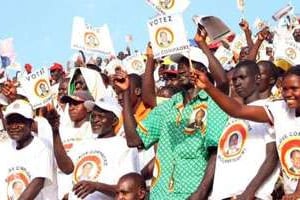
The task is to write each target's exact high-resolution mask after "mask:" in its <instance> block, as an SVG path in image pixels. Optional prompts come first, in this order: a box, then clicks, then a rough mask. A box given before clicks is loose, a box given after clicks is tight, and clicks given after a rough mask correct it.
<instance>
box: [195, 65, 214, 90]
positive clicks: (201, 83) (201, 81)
mask: <svg viewBox="0 0 300 200" xmlns="http://www.w3.org/2000/svg"><path fill="white" fill-rule="evenodd" d="M191 79H192V82H193V83H194V85H195V87H197V88H199V89H207V88H209V87H214V86H213V84H212V83H211V82H210V81H209V79H208V77H207V76H206V74H205V72H201V71H198V70H196V69H194V70H193V71H192V75H191Z"/></svg>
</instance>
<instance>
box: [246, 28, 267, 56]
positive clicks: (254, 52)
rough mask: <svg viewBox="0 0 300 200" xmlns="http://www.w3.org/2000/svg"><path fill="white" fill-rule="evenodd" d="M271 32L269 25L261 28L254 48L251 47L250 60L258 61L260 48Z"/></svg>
mask: <svg viewBox="0 0 300 200" xmlns="http://www.w3.org/2000/svg"><path fill="white" fill-rule="evenodd" d="M269 34H270V32H269V28H268V27H265V28H264V29H263V30H261V31H260V32H259V33H258V37H257V39H256V41H255V43H254V45H253V46H252V48H250V51H249V55H248V56H247V59H248V60H253V61H256V57H257V54H258V51H259V48H260V46H261V44H262V43H263V41H264V40H265V39H266V38H267V37H268V35H269Z"/></svg>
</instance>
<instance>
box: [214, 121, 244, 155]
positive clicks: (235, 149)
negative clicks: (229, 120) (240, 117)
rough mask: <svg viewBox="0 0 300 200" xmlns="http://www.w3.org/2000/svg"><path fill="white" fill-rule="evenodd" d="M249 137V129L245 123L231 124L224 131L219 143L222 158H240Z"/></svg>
mask: <svg viewBox="0 0 300 200" xmlns="http://www.w3.org/2000/svg"><path fill="white" fill-rule="evenodd" d="M247 135H248V128H247V125H246V124H245V123H244V122H242V121H239V122H234V123H233V124H230V125H229V126H228V127H227V128H226V129H225V130H224V132H223V134H222V136H221V138H220V141H219V149H220V151H221V155H222V157H223V158H224V159H227V160H229V159H233V158H236V157H238V156H239V155H240V154H241V152H242V150H243V149H244V144H245V141H246V139H247Z"/></svg>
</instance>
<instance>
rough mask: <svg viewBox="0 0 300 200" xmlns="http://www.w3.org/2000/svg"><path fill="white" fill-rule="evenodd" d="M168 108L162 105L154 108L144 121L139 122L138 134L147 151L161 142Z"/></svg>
mask: <svg viewBox="0 0 300 200" xmlns="http://www.w3.org/2000/svg"><path fill="white" fill-rule="evenodd" d="M166 106H167V104H162V105H160V106H158V107H156V108H154V109H153V110H152V111H151V112H150V113H149V114H148V116H147V117H146V118H145V119H144V120H143V121H141V122H137V133H138V134H139V136H140V138H141V139H142V141H143V144H144V147H145V148H146V149H149V148H150V147H151V146H152V145H153V144H155V143H157V142H158V140H159V137H160V132H161V128H162V126H163V123H164V119H163V118H164V112H166V110H167V109H166Z"/></svg>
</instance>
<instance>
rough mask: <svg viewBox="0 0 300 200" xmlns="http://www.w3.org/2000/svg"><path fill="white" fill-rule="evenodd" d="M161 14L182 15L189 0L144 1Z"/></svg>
mask: <svg viewBox="0 0 300 200" xmlns="http://www.w3.org/2000/svg"><path fill="white" fill-rule="evenodd" d="M146 2H147V3H148V4H149V5H150V6H151V7H153V8H154V9H155V10H157V11H158V12H159V13H161V14H173V13H182V12H183V11H184V10H185V9H186V8H187V7H188V6H189V4H190V1H189V0H146Z"/></svg>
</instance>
